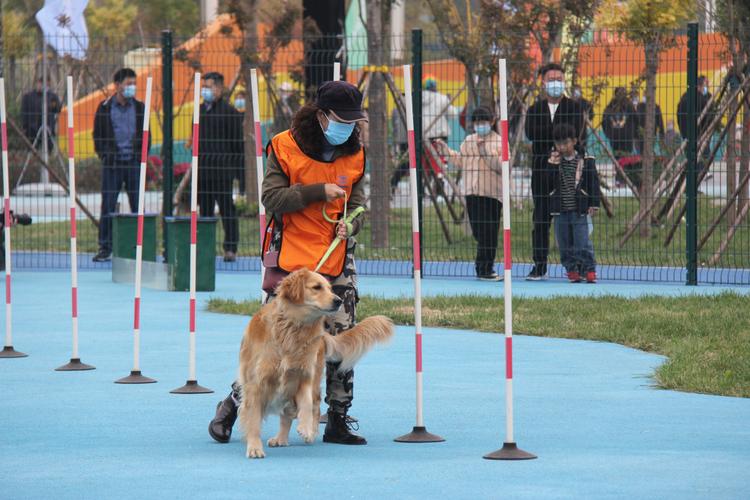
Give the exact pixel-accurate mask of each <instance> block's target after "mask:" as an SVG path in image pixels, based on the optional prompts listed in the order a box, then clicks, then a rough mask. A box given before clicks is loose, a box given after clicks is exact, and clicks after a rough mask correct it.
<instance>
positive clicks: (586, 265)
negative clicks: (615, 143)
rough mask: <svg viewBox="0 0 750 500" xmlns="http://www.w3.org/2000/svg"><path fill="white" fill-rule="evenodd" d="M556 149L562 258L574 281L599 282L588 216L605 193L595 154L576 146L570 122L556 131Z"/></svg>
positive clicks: (555, 198) (554, 208)
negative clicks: (584, 153) (588, 154)
mask: <svg viewBox="0 0 750 500" xmlns="http://www.w3.org/2000/svg"><path fill="white" fill-rule="evenodd" d="M553 137H554V141H555V150H554V151H553V152H552V153H551V154H550V157H549V163H548V164H549V169H550V171H551V172H553V174H552V179H553V183H552V185H553V191H552V195H551V199H552V203H551V210H550V211H551V212H552V215H553V216H554V218H555V236H556V237H557V246H558V248H559V249H560V261H561V263H562V265H563V266H564V267H565V271H566V272H567V275H568V279H569V280H570V282H571V283H579V282H581V281H582V279H583V278H584V277H585V279H586V282H588V283H596V261H595V260H594V246H593V245H592V244H591V241H590V239H589V223H588V218H589V217H591V216H593V215H594V214H596V212H597V211H598V210H599V203H600V198H601V193H600V190H599V176H598V174H597V172H596V164H595V162H594V158H592V157H586V158H584V157H583V155H581V154H580V153H578V152H577V151H576V149H575V145H576V142H577V141H578V139H577V134H576V131H575V129H574V128H573V127H572V126H571V125H570V124H567V123H563V124H560V125H556V126H555V129H554V131H553Z"/></svg>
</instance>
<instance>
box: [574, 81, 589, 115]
mask: <svg viewBox="0 0 750 500" xmlns="http://www.w3.org/2000/svg"><path fill="white" fill-rule="evenodd" d="M572 97H573V100H574V101H576V102H578V104H580V105H581V110H583V115H584V116H585V117H586V118H587V119H588V121H589V123H594V107H593V106H592V105H591V101H589V100H588V99H586V98H585V97H583V92H582V91H581V86H580V85H575V86H574V87H573V96H572Z"/></svg>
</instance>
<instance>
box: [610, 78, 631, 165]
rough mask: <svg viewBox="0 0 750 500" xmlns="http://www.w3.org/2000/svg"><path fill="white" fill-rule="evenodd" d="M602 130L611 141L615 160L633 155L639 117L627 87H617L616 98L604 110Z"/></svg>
mask: <svg viewBox="0 0 750 500" xmlns="http://www.w3.org/2000/svg"><path fill="white" fill-rule="evenodd" d="M602 129H603V130H604V135H606V136H607V139H609V144H610V146H612V152H613V153H614V154H615V158H617V159H618V160H619V159H620V158H622V157H625V156H631V155H632V154H633V152H634V146H635V138H636V134H637V131H638V117H637V114H636V110H635V106H633V103H631V102H630V100H629V99H628V94H627V91H626V90H625V87H617V88H616V89H615V95H614V97H612V100H611V101H609V104H607V107H606V108H604V113H603V114H602Z"/></svg>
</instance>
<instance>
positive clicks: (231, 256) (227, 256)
mask: <svg viewBox="0 0 750 500" xmlns="http://www.w3.org/2000/svg"><path fill="white" fill-rule="evenodd" d="M236 260H237V254H236V253H234V252H232V251H231V250H227V251H226V252H224V262H234V261H236Z"/></svg>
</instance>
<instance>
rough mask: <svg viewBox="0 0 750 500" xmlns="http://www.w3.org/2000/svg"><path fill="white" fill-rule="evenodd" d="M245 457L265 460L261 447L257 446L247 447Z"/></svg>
mask: <svg viewBox="0 0 750 500" xmlns="http://www.w3.org/2000/svg"><path fill="white" fill-rule="evenodd" d="M245 456H246V457H247V458H265V457H266V454H265V452H264V451H263V447H262V446H258V447H257V448H256V447H253V446H248V447H247V452H245Z"/></svg>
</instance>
